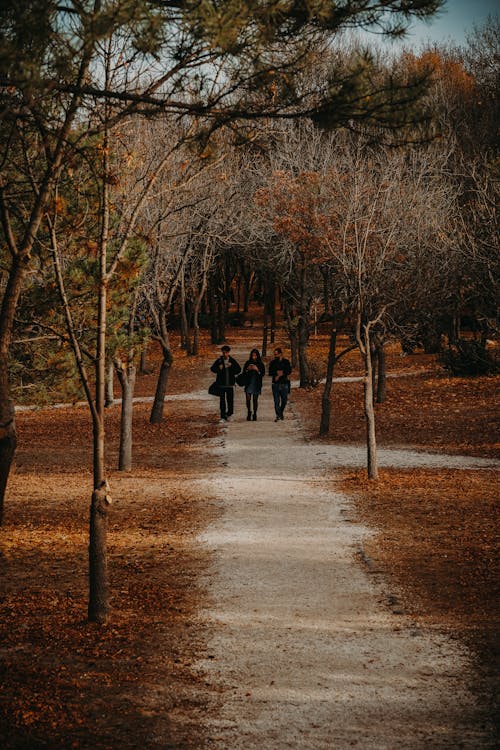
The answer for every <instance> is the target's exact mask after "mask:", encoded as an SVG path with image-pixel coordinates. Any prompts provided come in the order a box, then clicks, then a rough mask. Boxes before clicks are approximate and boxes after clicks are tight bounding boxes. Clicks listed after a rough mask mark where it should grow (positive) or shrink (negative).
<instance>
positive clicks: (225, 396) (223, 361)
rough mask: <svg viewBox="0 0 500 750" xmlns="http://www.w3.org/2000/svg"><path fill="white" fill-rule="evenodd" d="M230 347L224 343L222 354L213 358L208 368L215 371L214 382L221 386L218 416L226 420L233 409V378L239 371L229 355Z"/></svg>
mask: <svg viewBox="0 0 500 750" xmlns="http://www.w3.org/2000/svg"><path fill="white" fill-rule="evenodd" d="M230 351H231V347H230V346H227V344H225V345H224V346H223V347H222V348H221V352H222V355H221V356H220V357H218V359H216V360H215V362H214V363H213V365H212V367H211V368H210V370H211V371H212V372H215V375H216V378H215V382H216V383H217V385H218V386H219V387H220V388H221V396H220V418H221V420H222V421H224V422H226V421H227V420H228V419H229V417H230V416H231V415H232V413H233V411H234V382H235V381H234V379H235V377H236V375H237V374H238V373H239V372H241V367H240V365H239V364H238V363H237V361H236V360H235V359H234V358H233V357H231V356H230V355H229V352H230Z"/></svg>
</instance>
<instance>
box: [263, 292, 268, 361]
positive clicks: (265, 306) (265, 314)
mask: <svg viewBox="0 0 500 750" xmlns="http://www.w3.org/2000/svg"><path fill="white" fill-rule="evenodd" d="M268 331H269V315H268V312H267V298H265V300H264V325H263V327H262V356H263V357H267V338H268Z"/></svg>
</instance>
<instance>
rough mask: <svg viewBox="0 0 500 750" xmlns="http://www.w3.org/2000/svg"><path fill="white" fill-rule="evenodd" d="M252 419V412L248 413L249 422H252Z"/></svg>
mask: <svg viewBox="0 0 500 750" xmlns="http://www.w3.org/2000/svg"><path fill="white" fill-rule="evenodd" d="M251 419H252V415H251V413H250V412H248V414H247V422H250V420H251Z"/></svg>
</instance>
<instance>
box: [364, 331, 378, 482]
mask: <svg viewBox="0 0 500 750" xmlns="http://www.w3.org/2000/svg"><path fill="white" fill-rule="evenodd" d="M365 359H366V362H365V368H366V372H365V377H364V408H365V420H366V450H367V464H368V478H369V479H378V465H377V439H376V435H375V409H374V408H373V387H372V372H371V370H372V363H371V359H372V357H371V352H370V347H369V346H367V347H366V354H365Z"/></svg>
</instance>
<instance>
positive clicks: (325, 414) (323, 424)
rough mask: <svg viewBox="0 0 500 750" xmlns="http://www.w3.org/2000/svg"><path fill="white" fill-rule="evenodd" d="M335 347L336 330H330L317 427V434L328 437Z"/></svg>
mask: <svg viewBox="0 0 500 750" xmlns="http://www.w3.org/2000/svg"><path fill="white" fill-rule="evenodd" d="M336 347H337V328H336V327H334V328H332V330H331V332H330V347H329V350H328V364H327V367H326V379H325V387H324V390H323V397H322V399H321V421H320V425H319V434H320V435H328V433H329V431H330V412H331V392H332V383H333V371H334V368H335V353H336Z"/></svg>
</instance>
